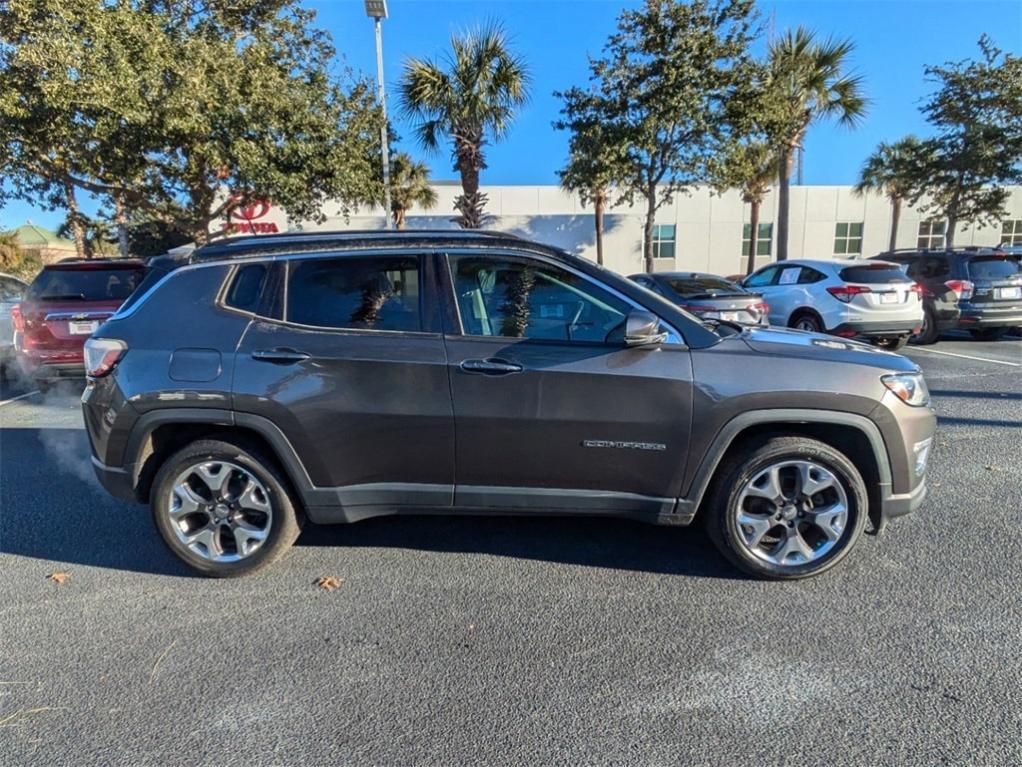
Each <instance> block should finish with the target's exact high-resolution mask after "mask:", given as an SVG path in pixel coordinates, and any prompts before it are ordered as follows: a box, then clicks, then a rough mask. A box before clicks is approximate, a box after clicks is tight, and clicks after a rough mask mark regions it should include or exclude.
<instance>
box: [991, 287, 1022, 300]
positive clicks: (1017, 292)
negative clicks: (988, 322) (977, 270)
mask: <svg viewBox="0 0 1022 767" xmlns="http://www.w3.org/2000/svg"><path fill="white" fill-rule="evenodd" d="M994 292H995V298H1022V287H1015V288H997V290H996V291H994Z"/></svg>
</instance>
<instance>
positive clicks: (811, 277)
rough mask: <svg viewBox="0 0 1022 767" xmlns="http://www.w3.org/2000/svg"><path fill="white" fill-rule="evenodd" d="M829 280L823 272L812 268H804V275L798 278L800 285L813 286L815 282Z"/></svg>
mask: <svg viewBox="0 0 1022 767" xmlns="http://www.w3.org/2000/svg"><path fill="white" fill-rule="evenodd" d="M825 279H827V275H825V274H824V273H823V272H821V271H819V270H817V269H813V268H812V267H811V266H803V267H802V273H801V274H800V275H799V276H798V284H799V285H811V284H813V283H814V282H819V281H820V280H825Z"/></svg>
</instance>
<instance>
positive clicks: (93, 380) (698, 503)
mask: <svg viewBox="0 0 1022 767" xmlns="http://www.w3.org/2000/svg"><path fill="white" fill-rule="evenodd" d="M86 367H87V373H88V376H89V381H88V384H87V387H86V390H85V393H84V394H83V396H82V403H83V408H84V413H85V422H86V425H87V428H88V433H89V439H90V442H91V446H92V461H93V464H94V465H95V468H96V472H97V474H98V476H99V478H100V480H101V481H102V483H103V485H104V486H105V487H106V488H107V489H108V490H109V491H110V492H111V493H113V494H114V495H116V496H117V497H119V498H122V499H124V500H126V501H131V502H143V503H145V502H148V503H149V505H150V506H151V508H152V514H153V520H154V522H155V524H156V528H157V530H159V532H160V535H161V536H162V537H163V539H164V540H165V541H166V543H167V545H168V546H169V547H170V549H171V550H172V551H173V552H174V553H175V554H176V555H177V556H179V557H180V558H181V559H183V560H184V561H185V562H187V563H188V564H190V565H191V566H193V567H194V568H196V569H197V570H199V571H201V572H202V573H204V574H206V575H212V576H231V575H240V574H242V573H246V572H250V571H252V570H255V569H257V568H259V567H262V566H265V565H267V564H269V563H270V562H272V561H273V560H274V559H276V558H277V557H279V556H280V555H281V554H282V553H283V552H284V551H285V550H286V549H287V548H288V547H289V546H290V545H291V544H292V543H293V542H294V540H295V538H296V537H297V536H298V533H299V530H300V529H301V526H302V523H303V521H304V520H306V519H309V520H311V521H312V522H317V523H331V522H355V521H357V520H360V519H364V518H366V517H371V516H376V515H381V514H405V513H408V514H418V513H463V512H470V513H477V514H506V513H510V514H549V513H553V514H602V515H613V516H625V517H631V518H635V519H640V520H645V521H648V522H653V523H657V524H663V525H687V524H689V523H691V522H692V521H693V519H695V518H696V517H699V518H702V519H703V520H704V521H705V523H706V525H707V527H708V529H709V533H710V536H711V537H712V539H713V541H714V542H715V544H716V545H717V546H718V547H719V548H720V550H721V551H722V552H723V553H724V554H725V555H726V556H727V557H728V558H729V559H730V560H731V561H732V562H733V563H734V564H735V565H737V566H738V567H740V568H742V569H743V570H745V571H747V572H750V573H753V574H756V575H760V576H765V577H772V578H800V577H805V576H809V575H813V574H816V573H819V572H821V571H823V570H826V569H828V568H829V567H831V566H833V565H835V564H836V563H837V562H838V561H839V560H840V559H841V558H842V557H844V556H845V555H846V554H847V553H848V551H849V550H850V549H851V548H852V546H853V545H854V544H855V542H856V540H857V539H858V537H859V535H860V533H861V532H862V530H863V528H864V527H865V525H866V522H867V518H869V519H871V520H872V523H873V525H874V527H876V528H878V529H882V527H883V526H884V525H885V524H886V522H887V521H888V520H889V519H890V518H892V517H895V516H898V515H901V514H905V513H906V512H909V511H911V510H912V509H914V508H916V507H917V506H918V505H919V504H920V503H921V502H922V500H923V497H924V495H925V492H926V485H925V474H926V461H927V457H928V455H929V449H930V444H931V438H932V436H933V431H934V426H935V417H934V413H933V410H932V409H931V408H930V405H929V397H928V393H927V389H926V385H925V383H924V381H923V378H922V375H921V374H920V372H919V369H918V368H917V367H916V366H915V365H914V364H913V363H912V362H910V361H909V360H907V359H905V358H903V357H900V356H898V355H895V354H892V353H889V352H885V351H879V350H876V349H873V348H870V347H868V346H865V345H862V344H859V343H856V342H854V341H845V340H839V339H834V338H830V337H826V336H821V335H815V334H811V333H802V332H796V331H789V330H775V329H749V328H744V327H742V326H740V325H736V324H732V323H728V322H723V321H719V320H716V321H709V322H701V321H699V320H698V319H696V318H695V317H693V316H692V315H690V314H687V313H686V312H685V311H683V310H681V309H680V308H678V307H676V306H674V305H673V304H671V303H670V302H668V301H666V300H665V299H663V298H662V297H659V296H657V295H655V294H653V293H651V292H650V291H647V290H645V289H644V288H642V287H640V286H638V285H636V284H635V283H633V282H631V281H629V280H627V279H625V278H624V277H621V276H619V275H617V274H614V273H612V272H609V271H606V270H604V269H602V268H600V267H597V266H595V265H594V264H592V263H590V262H588V261H585V260H583V259H581V258H577V257H574V256H571V255H568V254H567V253H564V252H562V251H559V250H556V249H554V248H550V247H547V246H544V245H538V244H535V243H531V242H527V241H524V240H520V239H517V238H515V237H511V236H507V235H502V234H497V233H485V232H457V231H447V232H421V231H420V232H414V231H408V232H397V233H380V232H372V233H367V232H342V233H298V234H288V235H280V236H263V237H250V238H238V239H233V240H228V241H226V242H222V243H217V244H214V245H208V246H206V247H202V248H199V249H198V250H196V251H194V252H193V253H191V254H190V255H188V256H186V257H182V258H178V259H173V258H169V257H161V258H157V259H155V260H154V261H153V262H151V264H150V267H149V272H148V274H147V276H146V278H145V280H144V283H143V284H142V285H141V286H140V287H139V289H138V291H136V293H135V294H134V295H133V296H132V297H131V298H130V299H129V300H128V301H127V302H126V303H125V304H124V306H122V307H121V309H120V310H119V311H118V312H117V314H115V315H114V316H113V317H111V318H110V319H109V320H108V321H106V322H104V323H103V325H101V326H100V327H99V329H98V330H97V331H96V332H95V333H94V335H93V337H92V338H91V339H90V340H89V341H88V343H87V346H86Z"/></svg>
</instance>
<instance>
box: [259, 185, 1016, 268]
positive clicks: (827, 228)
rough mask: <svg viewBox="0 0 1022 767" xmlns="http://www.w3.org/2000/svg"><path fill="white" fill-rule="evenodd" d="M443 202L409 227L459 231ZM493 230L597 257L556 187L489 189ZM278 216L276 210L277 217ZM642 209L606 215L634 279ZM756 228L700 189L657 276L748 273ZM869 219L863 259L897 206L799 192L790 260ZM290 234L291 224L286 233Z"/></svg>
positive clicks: (686, 201) (733, 197) (764, 218)
mask: <svg viewBox="0 0 1022 767" xmlns="http://www.w3.org/2000/svg"><path fill="white" fill-rule="evenodd" d="M435 189H436V192H437V196H438V201H437V205H436V207H435V208H433V209H432V210H429V211H423V210H418V209H413V210H411V211H409V215H408V227H409V228H452V229H453V228H456V224H455V223H454V222H453V218H454V217H455V215H456V213H455V211H454V200H455V198H456V197H457V196H458V195H459V194H460V192H461V190H460V187H458V186H457V185H454V184H440V185H437V186H436V187H435ZM482 191H483V192H484V193H485V194H487V195H488V198H489V199H488V203H487V206H486V210H487V212H488V213H489V214H490V216H491V220H490V223H489V225H488V228H490V229H495V230H501V231H506V232H511V233H513V234H517V235H520V236H522V237H526V238H529V239H533V240H537V241H539V242H545V243H548V244H551V245H556V246H558V247H561V248H564V249H565V250H568V251H571V252H573V253H577V254H579V255H581V256H584V257H586V258H590V259H593V260H595V259H596V236H595V232H594V228H593V211H592V207H591V206H583V205H582V204H581V202H580V201H579V199H578V197H577V196H575V195H572V194H569V193H567V192H565V191H564V190H562V189H560V188H559V187H556V186H485V187H483V189H482ZM1007 210H1008V215H1007V218H1009V219H1022V187H1014V188H1012V189H1011V196H1010V198H1009V200H1008V204H1007ZM323 212H324V215H325V216H326V220H325V221H323V222H319V223H315V222H300V223H296V222H289V225H290V228H292V229H295V228H300V229H306V230H317V229H382V228H383V226H384V221H383V218H382V216H381V211H380V209H378V208H376V209H363V210H361V211H358V212H357V213H356V214H355V215H352V216H351V217H349V218H347V219H345V218H344V216H343V213H342V211H341V210H340V208H339V206H336V205H333V206H331V205H328V206H326V207H325V208H324V211H323ZM271 215H273V212H272V211H271ZM643 215H644V203H643V201H641V200H639V199H637V200H636V201H635V203H634V204H633V205H632V206H628V205H621V206H618V207H611V208H609V209H608V212H607V215H606V217H605V222H604V224H605V232H604V256H605V260H606V265H607V266H608V267H609V268H611V269H614V270H615V271H618V272H621V273H622V274H631V273H634V272H639V271H642V270H643V262H642V236H643V235H642V232H643ZM924 218H926V217H924V216H922V215H921V214H920V213H918V212H917V211H915V210H913V209H910V208H908V207H903V208H902V213H901V222H900V225H899V227H898V238H897V243H898V247H901V248H910V247H915V245H916V236H917V233H918V227H919V222H920V221H922V220H924ZM776 220H777V190H776V189H773V190H771V191H770V193H769V194H767V196H766V199H765V200H764V202H763V205H762V206H761V208H760V222H761V223H772V224H774V229H773V231H774V237H773V242H772V243H771V256H770V257H769V258H767V257H760V258H759V259H757V266H762V265H763V264H766V263H768V262H769V261H771V260H773V258H775V257H776V253H777V245H776V235H777V226H776ZM748 221H749V206H748V205H747V204H745V203H743V202H742V199H741V196H740V195H739V194H738V192H728V193H725V194H723V195H717V194H713V193H712V192H711V191H710V190H709V189H708V188H705V187H700V188H696V189H692V190H690V191H688V192H682V193H679V194H677V195H675V197H674V199H673V201H672V202H670V203H668V204H666V205H664V206H663V207H662V208H661V209H660V210H659V211H658V213H657V219H656V223H658V224H674V226H675V228H676V229H675V231H676V233H677V234H676V237H677V240H676V246H675V257H674V259H673V260H670V261H668V260H666V259H664V260H658V261H657V263H656V269H657V271H671V270H683V271H707V272H714V273H717V274H734V273H737V272H739V271H740V270H741V269H742V266H743V263H744V259H743V258H742V257H741V247H742V225H743V223H747V222H748ZM840 222H851V223H855V222H862V224H863V251H862V253H863V255H864V256H871V255H875V254H876V253H880V252H882V251H884V250H886V249H887V244H888V238H889V236H890V225H891V206H890V202H889V201H888V200H887V198H886V197H883V196H880V195H874V194H867V195H864V196H859V195H856V194H855V193H854V191H853V190H852V188H851V187H849V186H793V187H792V188H791V223H790V228H789V235H788V237H789V243H788V251H789V253H788V255H789V257H790V258H832V257H834V235H835V225H836V224H837V223H840ZM282 228H283V227H282ZM1000 236H1001V230H1000V225H999V224H998V225H995V226H988V227H985V228H982V229H980V228H977V227H963V226H960V227H959V231H958V233H957V235H956V237H955V245H956V246H968V245H988V246H991V245H997V244H998V243H999V242H1000Z"/></svg>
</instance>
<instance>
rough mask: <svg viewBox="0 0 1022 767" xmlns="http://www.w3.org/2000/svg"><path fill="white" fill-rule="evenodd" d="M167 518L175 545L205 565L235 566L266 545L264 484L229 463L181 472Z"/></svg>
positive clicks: (268, 520) (269, 511) (268, 508)
mask: <svg viewBox="0 0 1022 767" xmlns="http://www.w3.org/2000/svg"><path fill="white" fill-rule="evenodd" d="M167 514H168V517H169V519H170V526H171V529H172V530H173V531H174V534H175V535H176V536H177V539H178V542H179V543H180V544H181V545H182V546H183V547H184V548H186V549H187V550H188V551H190V552H192V553H193V554H196V555H198V556H200V557H203V558H204V559H207V560H209V561H211V562H237V561H239V560H242V559H245V558H246V557H250V556H252V554H254V553H255V552H256V551H258V550H259V548H260V547H261V546H262V545H263V543H264V542H265V541H266V538H267V537H268V536H269V534H270V529H271V526H272V524H273V507H272V504H271V503H270V496H269V493H268V492H267V490H266V487H265V485H263V483H262V482H260V481H259V479H257V478H256V477H255V475H253V474H252V472H250V471H249V470H248V469H245V468H242V467H241V466H239V465H238V464H236V463H231V462H229V461H219V460H212V461H209V460H207V461H203V462H201V463H197V464H195V465H193V466H190V467H189V468H188V469H186V470H185V471H183V472H181V473H180V474H179V475H178V477H177V479H175V480H174V484H173V486H172V489H171V493H170V501H169V503H168V505H167Z"/></svg>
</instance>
